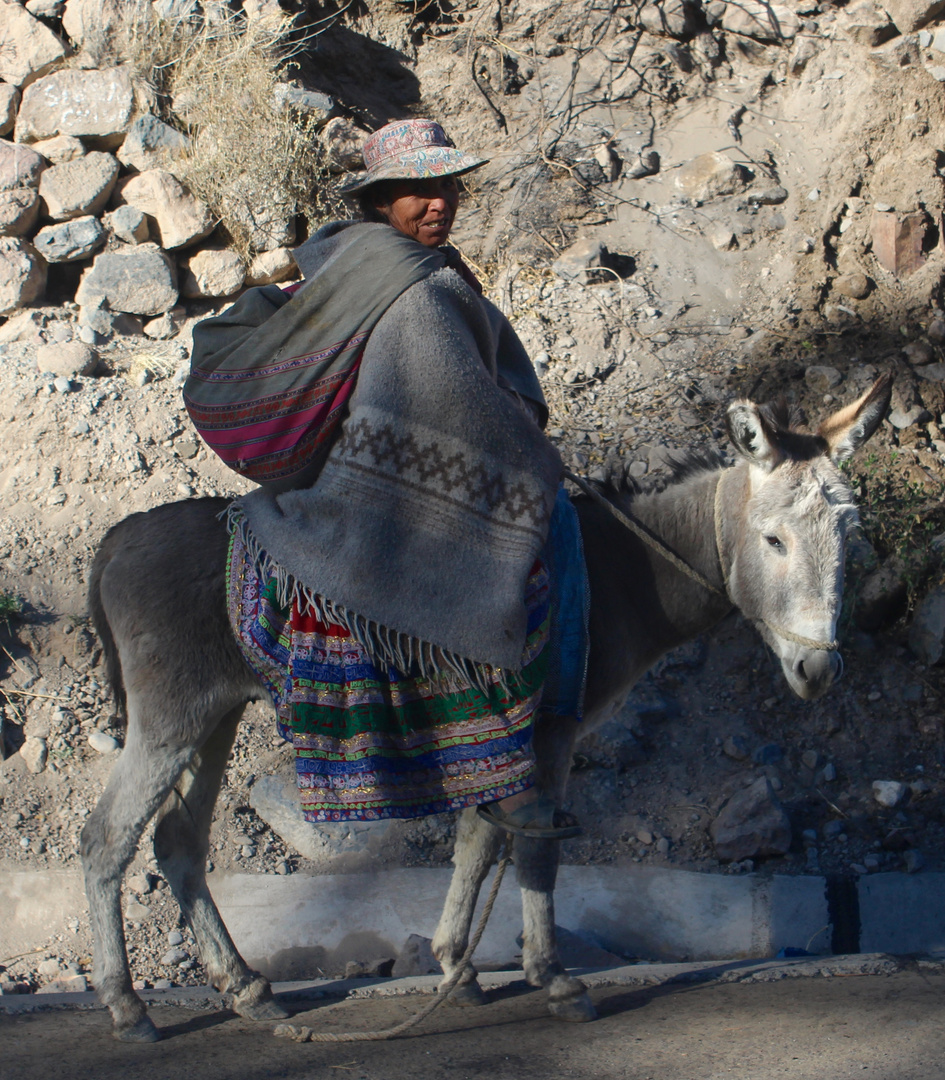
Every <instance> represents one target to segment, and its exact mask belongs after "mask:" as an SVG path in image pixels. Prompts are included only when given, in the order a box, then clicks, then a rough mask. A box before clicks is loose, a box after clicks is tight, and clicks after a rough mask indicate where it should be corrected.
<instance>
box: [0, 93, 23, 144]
mask: <svg viewBox="0 0 945 1080" xmlns="http://www.w3.org/2000/svg"><path fill="white" fill-rule="evenodd" d="M19 104H20V91H19V90H17V88H16V87H15V86H11V85H10V83H0V135H6V134H7V132H9V131H12V130H13V125H14V124H15V123H16V110H17V108H18V106H19Z"/></svg>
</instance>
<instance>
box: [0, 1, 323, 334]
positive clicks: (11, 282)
mask: <svg viewBox="0 0 945 1080" xmlns="http://www.w3.org/2000/svg"><path fill="white" fill-rule="evenodd" d="M169 6H170V7H171V8H175V10H174V11H170V10H169V11H167V12H164V13H163V14H164V15H166V16H167V17H169V18H170V17H173V18H180V17H181V16H182V14H184V15H187V16H188V17H192V18H193V17H200V12H199V10H198V6H197V5H196V4H195V3H190V4H183V5H181V4H180V3H178V4H176V5H175V4H170V5H168V4H167V3H163V4H154V5H151V6H150V7H151V8H152V9H153V11H154V12H155V15H154V17H155V18H159V17H161V15H162V11H159V10H158V9H159V8H161V9H163V8H167V7H169ZM178 7H186V8H187V9H188V10H187V12H182V11H177V10H176V8H178ZM113 9H114V5H110V3H109V0H68V2H67V3H65V4H63V3H62V2H52V0H28V2H27V3H26V4H25V5H21V4H20V3H19V2H5V0H0V316H7V317H9V316H11V315H13V314H14V313H16V312H17V311H18V310H19V309H21V308H23V307H26V306H28V305H30V304H36V303H40V302H42V301H43V299H44V297H46V296H47V290H48V295H50V298H53V299H55V300H56V301H57V302H61V301H62V300H64V299H69V298H71V296H72V295H73V294H74V296H75V300H76V302H77V303H78V305H79V307H80V312H79V324H80V328H82V330H83V337H85V339H86V340H88V341H89V342H90V343H94V341H95V340H96V335H101V334H107V333H109V332H110V330H111V329H112V327H113V324H114V323H115V320H116V318H119V319H121V320H123V322H124V324H125V325H127V322H128V318H129V317H132V318H134V319H135V320H136V321H138V322H140V323H147V321H148V320H158V322H159V323H161V325H163V323H165V322H166V318H165V317H166V314H167V313H168V312H170V311H172V309H174V308H175V305H177V304H178V301H179V299H181V298H185V299H202V298H207V299H209V298H218V297H226V296H232V295H233V294H235V293H237V292H238V291H239V290H240V289H241V288H242V287H243V286H244V285H261V284H269V283H272V282H278V281H283V280H288V279H290V278H292V277H294V276H296V275H297V272H298V271H297V267H296V265H295V261H294V259H293V258H292V255H291V252H290V251H289V248H288V245H289V244H292V243H294V242H295V240H296V231H295V222H294V220H293V219H292V218H291V217H289V218H286V217H284V216H283V217H281V218H279V219H278V220H270V219H268V218H267V219H266V220H263V221H255V220H254V221H253V222H251V223H250V227H249V228H248V232H249V240H248V244H244V245H243V246H242V247H241V251H240V252H237V251H236V250H234V248H233V247H232V246H231V245H230V244H229V237H228V236H227V234H226V233H225V232H224V231H223V230H221V229H220V228H219V226H218V219H217V218H216V217H215V216H214V214H213V213H212V212H211V208H210V207H209V206H208V205H207V204H206V203H205V202H204V201H202V200H201V199H200V198H198V197H197V196H196V195H195V194H194V193H193V192H192V191H191V190H189V188H188V187H187V184H186V182H185V177H186V169H185V168H184V164H185V163H186V162H187V160H188V155H189V153H190V150H191V145H190V139H189V138H188V136H187V135H186V134H184V133H182V132H181V131H178V130H176V129H175V128H173V127H171V126H169V125H168V124H166V123H164V122H163V121H162V120H161V119H160V118H159V117H158V116H156V115H154V112H153V111H149V108H148V101H147V96H146V95H143V94H142V93H141V89H140V87H136V85H135V80H134V77H133V72H132V70H131V69H130V67H129V66H128V65H127V64H118V65H113V66H110V67H101V68H98V67H90V66H88V65H89V63H90V59H89V57H90V53H89V51H88V50H86V51H85V52H82V45H83V42H82V37H83V35H84V34H86V33H88V31H89V27H90V26H93V25H94V26H95V27H97V28H98V30H99V32H100V31H101V27H102V25H103V24H107V21H108V19H109V18H110V17H111V16H112V15H113V13H114V10H113ZM256 14H257V17H266V14H267V13H266V12H265V11H262V12H261V13H258V12H257V13H256ZM268 14H269V16H270V17H272V15H273V13H272V12H270V13H268ZM149 17H150V12H149ZM207 17H209V16H207ZM227 17H231V16H227ZM246 17H249V13H248V12H247V15H246ZM70 35H72V36H70ZM280 89H282V88H281V87H280ZM285 89H286V90H287V91H290V90H291V88H285ZM308 97H313V98H316V99H317V100H315V101H314V102H308V101H306V102H305V103H303V104H304V106H305V107H307V108H309V109H315V110H321V111H322V113H323V114H324V117H325V118H326V119H327V117H328V115H329V113H330V110H331V107H332V105H331V102H330V100H328V99H326V98H324V97H323V96H322V95H308ZM296 104H297V103H296ZM264 216H265V215H264ZM69 264H72V265H73V266H75V267H76V269H75V270H73V271H72V272H71V273H69V272H67V271H64V267H66V266H67V265H69ZM79 268H80V269H81V272H80V273H79ZM64 292H65V295H63V293H64ZM53 294H55V295H54V296H53ZM155 325H158V324H157V323H156V324H155Z"/></svg>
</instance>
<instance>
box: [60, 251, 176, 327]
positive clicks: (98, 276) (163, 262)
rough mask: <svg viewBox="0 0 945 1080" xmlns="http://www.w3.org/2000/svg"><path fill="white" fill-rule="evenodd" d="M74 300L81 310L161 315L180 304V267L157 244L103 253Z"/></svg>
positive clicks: (81, 283) (85, 277) (93, 265)
mask: <svg viewBox="0 0 945 1080" xmlns="http://www.w3.org/2000/svg"><path fill="white" fill-rule="evenodd" d="M75 299H76V303H77V304H78V305H79V306H80V307H88V308H96V307H100V306H101V305H102V304H105V305H107V307H108V308H109V310H111V311H121V312H127V313H128V314H130V315H160V314H161V313H162V312H165V311H170V309H171V308H172V307H173V306H174V305H175V304H176V303H177V268H176V267H175V266H174V263H173V260H171V259H170V258H168V256H167V255H165V254H164V252H163V251H162V250H161V249H160V248H159V247H157V246H156V245H155V244H137V245H135V246H131V245H129V246H128V247H124V246H122V247H118V248H115V249H114V250H112V251H104V252H102V254H101V255H98V256H96V258H95V261H94V262H93V263H92V265H91V266H90V267H89V269H88V270H86V271H85V272H84V273H83V274H82V280H81V281H80V282H79V288H78V290H77V291H76V295H75Z"/></svg>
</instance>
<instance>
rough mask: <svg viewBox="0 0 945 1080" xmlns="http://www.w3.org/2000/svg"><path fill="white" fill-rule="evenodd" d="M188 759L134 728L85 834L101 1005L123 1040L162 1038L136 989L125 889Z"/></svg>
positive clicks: (181, 751) (83, 849) (84, 852)
mask: <svg viewBox="0 0 945 1080" xmlns="http://www.w3.org/2000/svg"><path fill="white" fill-rule="evenodd" d="M190 754H191V748H190V747H186V748H177V749H174V748H170V747H167V746H164V747H156V746H149V745H148V744H147V743H146V742H145V741H144V739H142V738H141V737H140V736H138V735H136V732H135V730H134V729H133V728H132V729H130V730H129V732H128V738H127V742H126V744H125V748H124V750H122V752H121V757H120V758H119V759H118V762H117V764H116V765H115V768H114V769H113V770H112V774H111V776H110V777H109V780H108V785H107V787H106V788H105V792H104V794H103V795H102V797H101V799H100V800H99V802H98V805H97V806H96V807H95V809H94V810H93V811H92V813H91V814H90V815H89V819H88V821H87V822H86V824H85V827H84V828H83V830H82V840H81V845H80V850H81V854H82V865H83V868H84V870H85V889H86V893H87V895H88V901H89V917H90V920H91V923H92V934H93V936H94V939H95V960H94V965H93V975H92V981H93V983H94V984H95V989H96V992H97V993H98V996H99V1000H100V1001H101V1002H102V1004H103V1005H107V1006H108V1008H109V1009H110V1010H111V1014H112V1020H113V1023H114V1028H113V1033H114V1035H115V1037H116V1038H117V1039H123V1040H126V1041H130V1042H155V1041H157V1039H159V1038H160V1036H159V1034H158V1031H157V1028H155V1026H154V1024H153V1023H152V1022H151V1020H150V1018H149V1017H148V1015H147V1010H146V1008H145V1004H144V1002H143V1001H142V1000H141V998H140V997H138V995H137V994H136V993H135V992H134V989H133V987H132V985H131V972H130V971H129V970H128V955H127V952H126V949H125V932H124V926H123V924H122V914H121V882H122V877H123V876H124V872H125V868H126V867H127V866H128V864H129V863H130V862H131V860H132V858H133V857H134V854H135V851H136V850H137V848H138V841H139V840H140V839H141V833H142V832H143V831H144V827H145V826H146V825H147V823H148V822H149V821H150V820H151V818H152V817H153V816H154V814H155V813H156V811H157V809H158V807H159V806H160V805H161V803H162V802H164V800H165V799H166V798H167V796H168V793H169V792H170V791H171V788H172V787H173V786H174V783H175V781H176V780H177V778H178V777H179V776H180V773H181V770H182V769H183V768H184V766H185V765H186V763H187V760H188V758H189V757H190Z"/></svg>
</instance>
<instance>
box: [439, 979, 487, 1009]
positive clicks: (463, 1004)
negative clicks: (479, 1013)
mask: <svg viewBox="0 0 945 1080" xmlns="http://www.w3.org/2000/svg"><path fill="white" fill-rule="evenodd" d="M487 1000H488V999H487V998H486V995H485V993H484V992H483V989H482V987H481V986H480V985H479V983H477V982H468V983H462V984H461V985H460V986H457V987H456V988H455V989H454V990H453V992H452V993H451V994H450V996H449V998H448V999H447V1002H446V1004H447V1005H458V1006H459V1007H460V1008H470V1007H472V1006H475V1005H485V1004H486V1001H487Z"/></svg>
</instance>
